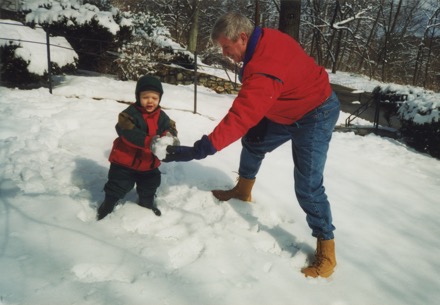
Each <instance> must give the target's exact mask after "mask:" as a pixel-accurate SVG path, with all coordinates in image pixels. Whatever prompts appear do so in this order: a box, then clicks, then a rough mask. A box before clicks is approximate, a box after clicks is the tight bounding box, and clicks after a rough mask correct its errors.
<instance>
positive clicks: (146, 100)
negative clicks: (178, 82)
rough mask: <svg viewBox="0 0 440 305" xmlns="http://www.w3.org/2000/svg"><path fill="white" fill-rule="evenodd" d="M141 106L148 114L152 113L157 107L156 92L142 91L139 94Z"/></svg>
mask: <svg viewBox="0 0 440 305" xmlns="http://www.w3.org/2000/svg"><path fill="white" fill-rule="evenodd" d="M139 99H140V102H141V106H142V107H143V108H144V109H145V110H146V111H147V112H148V113H150V112H153V111H154V110H156V108H157V106H159V101H160V95H159V93H158V92H156V91H142V92H141V93H139Z"/></svg>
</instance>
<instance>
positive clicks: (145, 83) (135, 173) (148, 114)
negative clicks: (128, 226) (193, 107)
mask: <svg viewBox="0 0 440 305" xmlns="http://www.w3.org/2000/svg"><path fill="white" fill-rule="evenodd" d="M135 94H136V103H134V104H131V105H130V106H129V107H128V108H127V109H125V110H124V111H122V112H121V113H120V114H119V117H118V123H117V124H116V132H117V133H118V135H119V137H118V138H116V140H115V141H114V142H113V148H112V151H111V153H110V157H109V161H110V163H111V164H110V169H109V172H108V182H107V183H106V184H105V187H104V191H105V199H104V202H103V203H102V204H101V205H100V207H99V208H98V213H97V219H98V220H101V219H103V218H104V217H105V216H107V215H108V214H109V213H111V212H112V211H113V209H114V207H115V205H116V203H117V202H118V200H119V199H122V198H123V197H124V196H125V195H126V194H127V193H128V192H129V191H130V190H132V189H133V187H134V185H135V184H136V191H137V193H138V195H139V203H138V204H139V205H140V206H142V207H144V208H147V209H151V210H152V211H153V212H154V214H156V215H157V216H160V215H161V212H160V210H159V209H158V208H157V207H156V205H155V204H154V197H155V194H156V190H157V188H158V187H159V185H160V182H161V173H160V171H159V169H158V167H159V165H160V160H159V159H158V158H157V157H156V155H154V154H153V152H152V144H153V145H154V144H155V142H156V141H157V139H158V138H159V137H163V136H166V137H173V138H174V140H175V141H178V140H177V130H176V126H175V122H174V121H172V120H171V119H170V118H169V117H168V115H167V114H166V113H165V112H164V111H162V109H161V108H160V106H159V103H160V101H161V98H162V94H163V89H162V84H161V82H160V81H159V80H158V79H157V78H155V77H153V76H148V75H146V76H142V77H141V78H140V79H139V80H138V82H137V84H136V92H135ZM153 151H154V148H153Z"/></svg>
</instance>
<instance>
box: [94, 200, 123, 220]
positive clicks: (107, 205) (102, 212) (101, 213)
mask: <svg viewBox="0 0 440 305" xmlns="http://www.w3.org/2000/svg"><path fill="white" fill-rule="evenodd" d="M118 200H119V198H117V197H114V196H111V195H107V194H106V195H105V199H104V202H103V203H101V205H100V206H99V208H98V213H97V215H96V219H97V220H101V219H103V218H104V217H105V216H107V215H108V214H110V213H111V212H113V209H114V208H115V205H116V203H117V202H118Z"/></svg>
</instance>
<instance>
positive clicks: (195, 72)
mask: <svg viewBox="0 0 440 305" xmlns="http://www.w3.org/2000/svg"><path fill="white" fill-rule="evenodd" d="M197 83H198V79H197V51H194V114H195V113H197Z"/></svg>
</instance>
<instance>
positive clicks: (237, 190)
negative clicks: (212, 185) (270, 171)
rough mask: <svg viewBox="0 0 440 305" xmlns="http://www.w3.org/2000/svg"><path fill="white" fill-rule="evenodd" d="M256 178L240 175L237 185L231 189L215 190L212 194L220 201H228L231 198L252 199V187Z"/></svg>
mask: <svg viewBox="0 0 440 305" xmlns="http://www.w3.org/2000/svg"><path fill="white" fill-rule="evenodd" d="M254 183H255V178H254V179H246V178H243V177H238V182H237V185H236V186H234V188H233V189H231V190H226V191H222V190H213V191H212V194H213V195H214V197H215V198H217V199H218V200H220V201H228V200H229V199H231V198H235V199H240V200H243V201H251V200H252V196H251V191H252V187H253V186H254Z"/></svg>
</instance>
